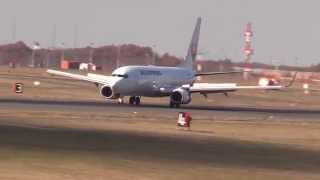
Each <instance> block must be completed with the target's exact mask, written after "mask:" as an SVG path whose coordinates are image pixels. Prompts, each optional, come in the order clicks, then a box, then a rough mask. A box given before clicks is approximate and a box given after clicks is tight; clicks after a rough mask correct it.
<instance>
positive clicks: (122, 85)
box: [112, 66, 195, 97]
mask: <svg viewBox="0 0 320 180" xmlns="http://www.w3.org/2000/svg"><path fill="white" fill-rule="evenodd" d="M112 75H113V76H119V77H122V78H121V80H119V81H117V82H116V83H115V84H114V85H113V90H114V93H116V94H120V95H121V96H146V97H162V96H168V95H170V94H171V92H172V90H174V89H176V88H179V87H182V86H183V85H190V84H192V83H193V82H194V80H195V72H194V71H192V70H189V69H186V68H179V67H161V66H124V67H120V68H118V69H116V70H115V71H113V73H112Z"/></svg>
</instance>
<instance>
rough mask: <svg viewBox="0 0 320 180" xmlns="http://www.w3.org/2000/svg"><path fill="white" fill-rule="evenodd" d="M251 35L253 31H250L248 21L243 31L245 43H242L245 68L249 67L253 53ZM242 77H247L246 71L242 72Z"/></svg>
mask: <svg viewBox="0 0 320 180" xmlns="http://www.w3.org/2000/svg"><path fill="white" fill-rule="evenodd" d="M252 37H253V31H252V24H251V23H248V24H247V25H246V29H245V31H244V38H245V44H244V62H245V64H246V69H249V63H250V60H251V56H252V55H253V54H254V49H253V48H252V44H251V42H252ZM244 78H245V79H247V78H248V73H246V72H245V73H244Z"/></svg>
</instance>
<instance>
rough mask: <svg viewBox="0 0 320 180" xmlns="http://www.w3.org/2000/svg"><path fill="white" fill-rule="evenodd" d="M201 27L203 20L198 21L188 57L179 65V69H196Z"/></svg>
mask: <svg viewBox="0 0 320 180" xmlns="http://www.w3.org/2000/svg"><path fill="white" fill-rule="evenodd" d="M200 27H201V18H200V17H199V18H198V19H197V23H196V27H195V29H194V31H193V35H192V39H191V42H190V45H189V48H188V52H187V56H186V58H185V60H184V61H183V62H182V63H181V64H179V67H184V68H188V69H194V61H195V60H196V56H197V53H198V44H199V37H200Z"/></svg>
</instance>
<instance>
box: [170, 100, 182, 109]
mask: <svg viewBox="0 0 320 180" xmlns="http://www.w3.org/2000/svg"><path fill="white" fill-rule="evenodd" d="M170 107H171V108H179V107H180V103H176V102H172V101H170Z"/></svg>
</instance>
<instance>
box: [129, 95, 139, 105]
mask: <svg viewBox="0 0 320 180" xmlns="http://www.w3.org/2000/svg"><path fill="white" fill-rule="evenodd" d="M140 99H141V98H140V96H131V97H130V99H129V104H132V105H134V104H135V105H140Z"/></svg>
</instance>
